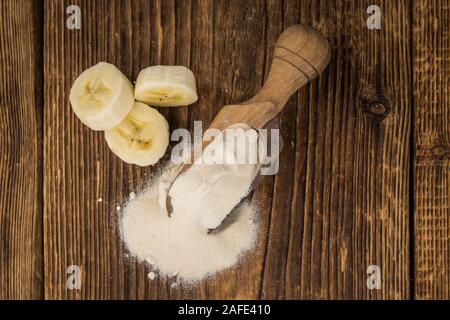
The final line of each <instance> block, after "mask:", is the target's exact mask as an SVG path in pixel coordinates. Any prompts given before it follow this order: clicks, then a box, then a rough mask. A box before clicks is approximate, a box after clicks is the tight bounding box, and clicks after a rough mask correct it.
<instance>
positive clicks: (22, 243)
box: [0, 0, 43, 299]
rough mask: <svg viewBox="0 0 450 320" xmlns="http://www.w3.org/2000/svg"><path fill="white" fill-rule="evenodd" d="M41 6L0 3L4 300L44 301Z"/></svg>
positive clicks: (0, 291)
mask: <svg viewBox="0 0 450 320" xmlns="http://www.w3.org/2000/svg"><path fill="white" fill-rule="evenodd" d="M40 14H41V3H40V1H35V2H33V1H31V0H30V1H28V0H26V1H25V0H24V1H14V0H11V1H10V0H2V1H0V83H1V87H0V190H1V192H0V299H40V298H42V297H43V295H42V285H43V283H42V282H43V259H42V257H43V248H42V238H43V237H42V191H41V190H42V152H41V148H42V134H41V129H42V105H41V94H40V91H41V85H42V79H41V74H42V69H41V68H40V67H39V66H40V65H41V58H42V54H41V51H40V50H41V49H40V48H41V44H40V42H41V37H40V36H41V35H42V29H41V22H42V21H40Z"/></svg>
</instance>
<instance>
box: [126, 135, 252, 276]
mask: <svg viewBox="0 0 450 320" xmlns="http://www.w3.org/2000/svg"><path fill="white" fill-rule="evenodd" d="M246 143H248V141H247V142H246ZM250 143H251V142H250ZM205 152H206V150H205ZM227 152H228V151H227ZM233 156H235V154H233ZM258 169H259V167H258V166H257V165H255V164H203V165H201V164H198V165H193V166H192V167H191V168H190V169H189V170H188V171H187V172H185V173H183V174H182V175H181V176H179V177H178V179H177V180H175V183H174V184H173V186H172V188H171V190H170V196H171V198H172V204H173V209H174V211H173V212H172V214H171V217H169V216H168V214H167V211H166V210H165V209H163V208H161V206H160V205H159V197H160V188H161V186H160V185H163V186H164V185H165V182H166V179H170V174H171V171H170V170H167V171H166V172H165V174H163V176H162V177H160V178H159V179H158V180H156V181H155V182H153V183H152V184H151V185H150V186H149V187H148V188H147V189H146V190H144V192H142V193H141V194H139V195H138V196H136V198H135V199H131V200H130V202H129V203H128V204H127V206H126V207H125V208H124V210H123V216H122V236H123V239H124V241H125V243H126V246H127V249H128V250H129V252H130V253H131V254H132V255H134V256H136V257H137V258H138V260H140V261H144V260H145V261H147V262H148V263H150V264H151V265H152V266H153V268H155V269H157V270H158V273H159V274H162V275H166V276H171V277H173V276H174V275H176V276H177V277H178V278H180V279H182V280H184V281H186V282H194V281H198V280H201V279H203V278H205V277H207V276H210V275H213V274H215V273H217V272H218V271H221V270H224V269H226V268H229V267H231V266H233V265H234V264H236V263H237V262H238V260H239V258H240V257H241V256H242V255H243V254H244V253H245V252H246V251H248V250H250V249H251V248H252V247H253V246H254V244H255V240H256V232H257V223H255V220H256V217H255V213H254V210H253V208H252V206H251V205H250V204H249V203H248V202H243V203H241V204H240V205H239V206H238V207H237V208H236V210H235V211H234V213H233V218H234V219H233V222H232V223H230V224H228V225H227V227H226V228H223V229H221V230H220V231H219V232H213V233H208V229H213V228H215V227H216V226H218V225H220V223H221V222H222V220H223V219H224V218H225V216H226V215H227V214H228V213H229V212H230V211H231V210H232V209H233V208H234V207H235V206H236V205H237V204H239V202H240V201H241V200H242V199H243V198H244V197H245V196H246V195H247V194H248V192H249V189H250V187H251V184H252V181H253V180H254V178H255V175H256V174H257V172H258Z"/></svg>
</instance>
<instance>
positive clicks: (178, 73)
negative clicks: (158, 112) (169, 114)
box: [134, 66, 198, 107]
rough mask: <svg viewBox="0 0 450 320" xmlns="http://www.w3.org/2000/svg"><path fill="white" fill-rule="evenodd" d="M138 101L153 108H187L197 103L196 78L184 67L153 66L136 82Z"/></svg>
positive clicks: (140, 74)
mask: <svg viewBox="0 0 450 320" xmlns="http://www.w3.org/2000/svg"><path fill="white" fill-rule="evenodd" d="M134 96H135V98H136V100H138V101H142V102H145V103H147V104H149V105H153V106H161V107H168V106H172V107H175V106H187V105H189V104H192V103H194V102H195V101H197V99H198V97H197V89H196V87H195V77H194V74H193V73H192V71H191V70H189V69H188V68H186V67H183V66H153V67H149V68H146V69H144V70H142V71H141V72H140V73H139V75H138V77H137V80H136V88H135V91H134Z"/></svg>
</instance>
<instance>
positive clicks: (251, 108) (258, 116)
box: [166, 25, 331, 215]
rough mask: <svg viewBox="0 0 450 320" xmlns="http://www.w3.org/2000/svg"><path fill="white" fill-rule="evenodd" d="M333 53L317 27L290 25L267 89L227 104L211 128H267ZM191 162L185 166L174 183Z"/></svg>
mask: <svg viewBox="0 0 450 320" xmlns="http://www.w3.org/2000/svg"><path fill="white" fill-rule="evenodd" d="M330 56H331V51H330V45H329V43H328V41H327V39H325V38H324V37H323V36H322V35H321V34H320V33H319V32H318V31H316V30H315V29H313V28H311V27H308V26H303V25H293V26H291V27H289V28H287V29H286V30H285V31H284V32H283V33H282V34H281V35H280V37H279V39H278V41H277V43H276V46H275V52H274V55H273V61H272V66H271V68H270V72H269V75H268V77H267V80H266V82H265V84H264V86H263V88H262V89H261V90H260V91H259V92H258V94H256V95H255V96H254V97H253V98H252V99H250V100H248V101H246V102H243V103H241V104H238V105H226V106H224V107H223V108H222V109H220V111H219V113H218V114H217V115H216V117H215V118H214V120H213V122H212V123H211V125H210V127H209V128H215V129H219V130H221V131H223V130H225V129H226V128H228V127H229V126H231V125H233V124H237V123H244V124H247V125H248V126H250V127H253V128H255V129H261V128H264V126H265V125H266V124H267V123H268V122H269V121H270V120H272V119H273V118H274V117H276V116H277V115H278V114H279V113H280V112H281V111H282V110H283V108H284V106H285V105H286V102H287V101H288V100H289V98H290V97H291V96H292V95H293V94H294V93H295V92H296V91H297V90H298V89H300V88H301V87H303V86H304V85H305V84H307V83H308V82H309V81H311V80H313V79H314V78H316V77H317V76H319V74H320V73H321V72H322V71H323V70H324V69H325V68H326V66H327V65H328V62H329V61H330ZM209 143H210V141H202V143H201V146H197V147H196V148H199V147H201V148H202V150H204V148H205V147H206V146H207V145H208V144H209ZM194 154H195V153H194ZM198 154H201V153H198ZM194 161H195V159H193V161H191V163H195V162H194ZM191 165H192V164H183V165H181V166H180V167H179V169H178V170H177V172H176V173H175V174H174V176H173V180H172V183H171V184H170V186H172V184H173V182H174V181H175V180H176V178H177V177H178V176H179V175H180V174H182V173H183V172H185V171H186V170H188V169H189V167H190V166H191ZM169 191H170V187H169V188H168V190H167V196H166V208H167V211H168V213H169V215H170V213H171V212H172V210H173V209H172V204H171V199H170V196H169Z"/></svg>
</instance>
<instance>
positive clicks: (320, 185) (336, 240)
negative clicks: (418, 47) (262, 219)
mask: <svg viewBox="0 0 450 320" xmlns="http://www.w3.org/2000/svg"><path fill="white" fill-rule="evenodd" d="M298 4H299V5H298ZM298 4H297V2H295V1H294V2H290V1H285V2H284V4H283V6H284V10H283V11H282V12H284V17H283V19H284V25H285V26H286V25H288V24H291V23H295V22H297V21H300V22H302V23H306V24H310V25H313V26H314V27H316V28H318V29H319V30H321V31H322V32H323V33H324V34H325V35H327V36H328V38H329V39H330V42H331V44H332V47H333V54H332V59H331V62H330V66H329V68H328V69H327V70H326V71H325V73H324V74H323V75H322V76H321V77H320V78H319V79H318V80H316V81H314V83H313V84H311V85H309V86H308V87H306V88H304V89H302V90H301V91H300V93H299V95H298V100H297V101H298V108H296V106H295V105H296V103H295V101H294V102H291V103H290V105H289V106H288V108H287V110H285V112H284V113H283V114H282V115H281V118H280V119H281V130H282V134H283V136H284V138H285V139H284V140H285V149H284V150H283V153H282V155H281V161H280V171H279V173H278V175H277V176H276V177H275V184H274V194H273V198H272V213H271V224H270V233H269V235H268V248H267V250H268V251H267V255H266V259H265V264H264V265H265V270H264V279H263V284H264V285H263V287H262V293H261V294H262V297H263V298H275V299H282V298H289V299H329V298H331V299H374V298H376V299H391V298H393V299H400V298H401V299H407V298H409V257H410V256H409V226H408V223H409V218H408V209H409V203H408V201H409V196H408V193H409V186H408V176H409V151H410V148H409V143H410V138H409V137H410V115H411V110H410V86H409V79H410V71H409V65H410V63H411V61H410V56H409V50H410V45H411V44H410V40H409V39H410V32H411V30H410V24H409V17H410V5H409V2H408V1H382V2H381V4H380V6H381V10H382V14H383V22H382V29H381V30H373V31H371V30H368V29H367V27H366V24H365V23H366V19H367V17H368V15H367V14H366V9H367V7H368V6H369V5H370V4H371V3H370V2H368V1H361V2H355V1H337V2H336V1H324V2H318V1H301V2H299V3H298ZM379 96H381V97H384V98H385V99H386V100H387V103H386V108H385V109H384V111H383V110H381V112H382V114H378V113H379V112H380V110H378V109H379V108H378V107H376V106H374V108H373V109H368V108H367V102H375V101H376V100H377V98H378V97H379ZM375 107H376V108H375ZM382 108H383V106H381V109H382ZM293 119H296V122H293V121H295V120H293ZM292 132H294V133H296V134H292ZM287 235H289V238H288V239H287V237H288V236H287ZM370 265H378V266H379V267H380V269H381V289H380V290H369V289H368V288H367V287H366V279H367V278H368V275H367V274H366V269H367V267H368V266H370Z"/></svg>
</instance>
